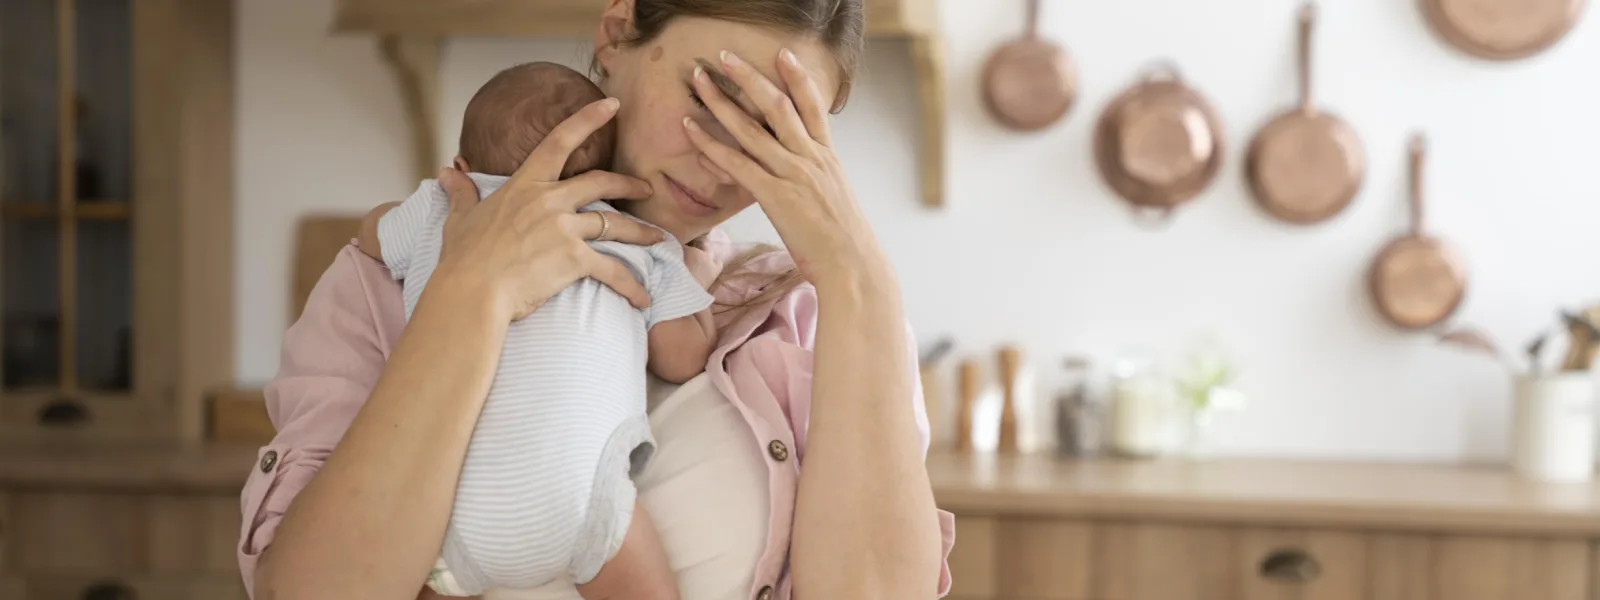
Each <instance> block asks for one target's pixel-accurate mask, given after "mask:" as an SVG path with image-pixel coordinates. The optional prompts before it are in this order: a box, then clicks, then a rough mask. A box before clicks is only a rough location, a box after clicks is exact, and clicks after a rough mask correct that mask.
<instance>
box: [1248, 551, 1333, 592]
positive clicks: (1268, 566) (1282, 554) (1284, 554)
mask: <svg viewBox="0 0 1600 600" xmlns="http://www.w3.org/2000/svg"><path fill="white" fill-rule="evenodd" d="M1321 573H1322V566H1321V565H1319V564H1317V559H1315V558H1312V557H1311V555H1310V554H1307V553H1306V551H1304V550H1299V549H1295V548H1285V549H1281V550H1274V551H1273V552H1272V553H1271V554H1268V555H1267V557H1266V558H1265V559H1263V560H1262V561H1261V576H1262V577H1265V578H1267V579H1271V580H1274V581H1282V582H1285V583H1309V582H1310V581H1311V580H1313V579H1316V578H1317V575H1319V574H1321Z"/></svg>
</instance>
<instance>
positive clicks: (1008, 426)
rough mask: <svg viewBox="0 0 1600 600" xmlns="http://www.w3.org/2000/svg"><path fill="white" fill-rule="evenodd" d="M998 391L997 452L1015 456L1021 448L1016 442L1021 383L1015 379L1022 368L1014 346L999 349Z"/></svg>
mask: <svg viewBox="0 0 1600 600" xmlns="http://www.w3.org/2000/svg"><path fill="white" fill-rule="evenodd" d="M999 355H1000V389H1001V390H1002V391H1003V395H1002V396H1001V404H1000V446H999V450H1000V452H1001V453H1005V454H1016V453H1017V451H1018V450H1019V449H1020V448H1021V446H1020V445H1019V443H1018V440H1017V404H1018V391H1019V390H1018V388H1019V387H1021V382H1020V381H1019V380H1018V379H1017V377H1018V374H1019V373H1020V371H1021V368H1022V351H1021V350H1019V349H1017V347H1015V346H1006V347H1004V348H1001V349H1000V353H999Z"/></svg>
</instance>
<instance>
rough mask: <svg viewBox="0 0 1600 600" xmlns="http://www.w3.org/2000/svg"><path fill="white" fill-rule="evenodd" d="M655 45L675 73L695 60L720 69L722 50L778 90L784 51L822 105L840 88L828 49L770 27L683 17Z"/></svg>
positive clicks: (781, 84) (692, 66) (667, 28)
mask: <svg viewBox="0 0 1600 600" xmlns="http://www.w3.org/2000/svg"><path fill="white" fill-rule="evenodd" d="M657 43H658V44H660V45H661V47H663V48H665V50H666V52H665V55H666V56H665V58H667V59H668V60H671V61H673V63H674V64H673V65H672V66H673V68H679V69H688V70H693V69H694V67H695V64H696V63H697V62H699V61H707V62H710V63H711V64H719V63H720V58H719V56H720V54H721V52H722V51H724V50H726V51H728V52H732V53H734V54H737V55H738V56H739V58H742V59H744V60H745V62H748V63H750V64H751V65H753V66H755V67H756V70H758V71H760V72H761V74H763V75H766V76H767V78H768V79H771V80H772V82H773V83H775V84H777V85H778V86H779V87H785V86H784V83H783V80H782V78H780V77H779V75H778V51H780V50H783V49H788V50H789V51H790V52H793V53H794V54H795V57H796V58H798V59H799V60H800V64H801V65H802V66H804V67H805V68H806V72H808V73H810V74H811V77H812V79H814V80H815V81H816V83H817V89H818V90H819V91H821V92H822V95H823V98H822V99H823V102H824V106H827V105H831V104H832V102H833V97H834V96H835V95H836V94H837V90H838V87H839V78H840V73H839V66H838V62H837V61H836V60H834V57H833V53H832V52H830V51H829V50H828V49H827V47H825V46H823V45H822V44H821V43H820V42H818V41H817V40H815V39H812V38H807V37H802V36H797V35H794V34H791V33H787V32H782V31H778V30H775V29H772V28H767V27H760V26H756V25H749V24H745V23H736V22H732V21H723V20H718V19H704V18H687V17H686V18H679V19H674V20H673V21H672V23H671V24H669V25H668V26H667V27H666V29H665V30H664V31H663V32H662V35H661V36H660V37H659V38H657ZM652 58H653V56H652Z"/></svg>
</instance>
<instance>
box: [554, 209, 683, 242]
mask: <svg viewBox="0 0 1600 600" xmlns="http://www.w3.org/2000/svg"><path fill="white" fill-rule="evenodd" d="M568 223H570V224H571V225H570V226H569V229H571V230H572V234H573V235H576V236H578V238H579V239H584V240H599V239H601V238H600V234H601V233H602V232H604V233H605V239H606V240H610V241H614V242H622V243H624V244H633V245H635V246H649V245H651V244H658V243H661V241H662V240H665V239H667V238H666V234H664V233H662V232H661V230H660V229H657V228H655V227H651V226H649V225H645V224H644V223H641V222H639V221H638V220H637V219H634V218H633V217H629V216H628V215H625V214H622V213H620V212H602V211H590V212H585V213H578V214H575V215H572V219H570V220H569V221H568Z"/></svg>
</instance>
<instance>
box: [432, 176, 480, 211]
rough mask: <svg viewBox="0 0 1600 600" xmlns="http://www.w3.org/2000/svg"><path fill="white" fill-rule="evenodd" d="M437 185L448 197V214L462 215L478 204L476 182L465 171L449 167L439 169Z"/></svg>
mask: <svg viewBox="0 0 1600 600" xmlns="http://www.w3.org/2000/svg"><path fill="white" fill-rule="evenodd" d="M439 185H440V186H442V187H443V188H444V193H445V196H447V197H449V198H450V216H451V217H456V216H460V215H464V214H466V213H467V211H470V210H472V207H474V206H477V205H478V200H479V198H478V184H475V183H473V182H472V179H471V178H469V177H467V176H466V174H465V173H462V172H461V171H457V170H455V169H453V168H450V167H445V168H443V169H439Z"/></svg>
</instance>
